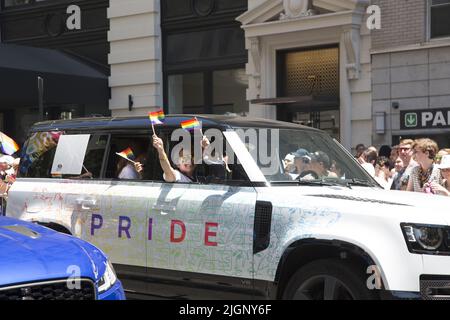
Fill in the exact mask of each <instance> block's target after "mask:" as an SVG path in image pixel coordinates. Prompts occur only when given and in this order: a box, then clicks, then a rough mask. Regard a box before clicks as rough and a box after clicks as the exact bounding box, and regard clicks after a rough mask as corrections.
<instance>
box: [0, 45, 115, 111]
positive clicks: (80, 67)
mask: <svg viewBox="0 0 450 320" xmlns="http://www.w3.org/2000/svg"><path fill="white" fill-rule="evenodd" d="M38 76H40V77H42V78H44V103H45V104H102V105H107V104H108V100H109V87H108V75H106V74H104V73H102V72H100V71H99V70H97V69H95V68H94V67H92V66H90V65H88V64H86V63H84V62H83V61H81V60H80V59H77V58H75V57H72V56H70V55H68V54H66V53H63V52H61V51H58V50H52V49H42V48H34V47H26V46H18V45H13V44H0V107H4V106H37V105H38V89H37V87H38V86H37V77H38Z"/></svg>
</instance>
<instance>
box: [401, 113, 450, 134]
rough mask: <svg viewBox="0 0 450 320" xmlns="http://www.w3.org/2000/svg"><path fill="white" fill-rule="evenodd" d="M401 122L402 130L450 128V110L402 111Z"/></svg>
mask: <svg viewBox="0 0 450 320" xmlns="http://www.w3.org/2000/svg"><path fill="white" fill-rule="evenodd" d="M400 121H401V126H400V127H401V129H402V130H414V129H435V128H450V109H425V110H410V111H402V112H401V113H400Z"/></svg>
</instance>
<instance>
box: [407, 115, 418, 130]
mask: <svg viewBox="0 0 450 320" xmlns="http://www.w3.org/2000/svg"><path fill="white" fill-rule="evenodd" d="M418 124H419V121H418V116H417V113H415V112H410V113H406V114H405V127H406V128H415V127H417V126H418Z"/></svg>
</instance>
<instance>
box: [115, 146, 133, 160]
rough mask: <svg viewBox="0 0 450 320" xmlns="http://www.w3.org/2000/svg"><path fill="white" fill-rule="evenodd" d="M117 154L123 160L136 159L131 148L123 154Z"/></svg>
mask: <svg viewBox="0 0 450 320" xmlns="http://www.w3.org/2000/svg"><path fill="white" fill-rule="evenodd" d="M116 154H117V155H118V156H120V157H122V158H125V159H127V160H134V159H136V157H135V156H134V153H133V150H131V148H126V149H125V150H123V151H122V152H119V153H117V152H116Z"/></svg>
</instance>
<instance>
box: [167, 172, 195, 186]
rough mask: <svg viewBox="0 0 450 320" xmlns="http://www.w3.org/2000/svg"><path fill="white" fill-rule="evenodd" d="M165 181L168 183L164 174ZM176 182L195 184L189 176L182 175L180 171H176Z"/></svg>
mask: <svg viewBox="0 0 450 320" xmlns="http://www.w3.org/2000/svg"><path fill="white" fill-rule="evenodd" d="M163 179H164V180H165V181H167V179H166V174H165V173H164V174H163ZM174 182H181V183H193V181H192V179H190V178H188V176H186V175H184V174H182V173H181V172H180V171H178V170H175V181H174Z"/></svg>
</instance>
